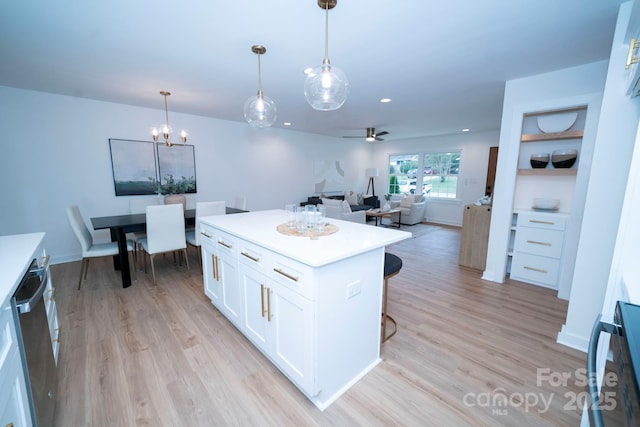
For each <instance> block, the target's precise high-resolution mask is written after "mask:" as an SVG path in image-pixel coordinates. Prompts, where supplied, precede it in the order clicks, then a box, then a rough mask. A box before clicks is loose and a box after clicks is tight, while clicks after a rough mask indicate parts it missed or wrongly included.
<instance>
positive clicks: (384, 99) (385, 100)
mask: <svg viewBox="0 0 640 427" xmlns="http://www.w3.org/2000/svg"><path fill="white" fill-rule="evenodd" d="M380 102H382V103H383V104H386V103H387V102H391V98H382V99H381V100H380Z"/></svg>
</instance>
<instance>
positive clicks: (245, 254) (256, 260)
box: [240, 252, 260, 262]
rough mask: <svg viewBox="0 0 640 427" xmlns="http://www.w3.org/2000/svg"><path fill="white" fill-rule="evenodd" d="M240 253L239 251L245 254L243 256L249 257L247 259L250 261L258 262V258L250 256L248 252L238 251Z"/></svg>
mask: <svg viewBox="0 0 640 427" xmlns="http://www.w3.org/2000/svg"><path fill="white" fill-rule="evenodd" d="M240 253H241V254H242V255H243V256H245V257H247V258H249V259H250V260H251V261H253V262H260V258H256V257H254V256H251V255H249V254H248V253H246V252H240Z"/></svg>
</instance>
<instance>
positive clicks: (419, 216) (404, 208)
mask: <svg viewBox="0 0 640 427" xmlns="http://www.w3.org/2000/svg"><path fill="white" fill-rule="evenodd" d="M391 208H392V209H400V211H401V212H402V221H401V222H400V223H401V224H404V225H415V224H418V223H420V222H422V221H423V220H424V217H425V214H426V212H427V201H426V200H425V199H424V196H422V195H418V196H403V197H402V199H400V200H392V201H391ZM399 216H400V215H399V214H392V215H391V220H392V221H395V222H398V219H399V218H398V217H399Z"/></svg>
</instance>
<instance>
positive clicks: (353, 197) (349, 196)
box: [344, 191, 360, 205]
mask: <svg viewBox="0 0 640 427" xmlns="http://www.w3.org/2000/svg"><path fill="white" fill-rule="evenodd" d="M344 199H345V200H346V201H347V203H349V204H350V205H359V204H360V203H358V195H357V194H356V193H354V192H353V191H348V192H346V193H344Z"/></svg>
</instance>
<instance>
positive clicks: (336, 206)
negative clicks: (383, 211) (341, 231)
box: [322, 199, 367, 224]
mask: <svg viewBox="0 0 640 427" xmlns="http://www.w3.org/2000/svg"><path fill="white" fill-rule="evenodd" d="M322 204H323V205H324V206H326V209H327V218H333V219H340V220H342V221H351V222H358V223H360V224H366V222H367V215H366V213H365V211H355V212H351V208H350V207H349V204H348V203H347V202H346V201H343V200H330V199H323V200H322Z"/></svg>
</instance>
